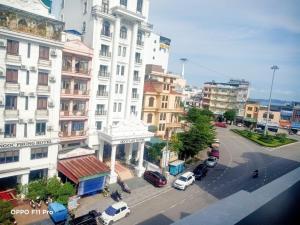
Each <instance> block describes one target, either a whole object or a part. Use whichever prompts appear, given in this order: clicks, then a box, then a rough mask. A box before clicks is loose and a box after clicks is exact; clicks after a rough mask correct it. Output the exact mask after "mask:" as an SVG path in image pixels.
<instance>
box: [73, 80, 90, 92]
mask: <svg viewBox="0 0 300 225" xmlns="http://www.w3.org/2000/svg"><path fill="white" fill-rule="evenodd" d="M79 90H80V91H86V90H87V82H86V81H84V80H74V91H79Z"/></svg>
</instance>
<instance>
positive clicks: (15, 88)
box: [5, 82, 20, 92]
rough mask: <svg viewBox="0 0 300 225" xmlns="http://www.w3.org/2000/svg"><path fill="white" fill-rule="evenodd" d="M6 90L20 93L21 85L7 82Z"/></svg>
mask: <svg viewBox="0 0 300 225" xmlns="http://www.w3.org/2000/svg"><path fill="white" fill-rule="evenodd" d="M5 90H7V91H15V92H19V91H20V84H19V83H11V82H5Z"/></svg>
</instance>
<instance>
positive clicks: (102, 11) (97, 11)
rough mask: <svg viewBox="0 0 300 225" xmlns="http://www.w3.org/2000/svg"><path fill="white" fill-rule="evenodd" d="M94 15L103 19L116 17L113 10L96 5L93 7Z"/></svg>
mask: <svg viewBox="0 0 300 225" xmlns="http://www.w3.org/2000/svg"><path fill="white" fill-rule="evenodd" d="M92 15H93V16H96V17H101V18H103V17H104V18H107V19H111V20H113V19H114V16H112V15H111V10H110V9H109V8H108V7H104V6H101V5H94V6H93V7H92Z"/></svg>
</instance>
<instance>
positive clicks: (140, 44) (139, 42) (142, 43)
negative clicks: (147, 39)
mask: <svg viewBox="0 0 300 225" xmlns="http://www.w3.org/2000/svg"><path fill="white" fill-rule="evenodd" d="M136 44H137V45H138V46H144V45H145V43H144V42H143V41H142V40H137V41H136Z"/></svg>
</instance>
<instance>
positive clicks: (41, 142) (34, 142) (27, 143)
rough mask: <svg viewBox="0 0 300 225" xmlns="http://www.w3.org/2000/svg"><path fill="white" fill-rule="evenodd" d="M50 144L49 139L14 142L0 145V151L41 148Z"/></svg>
mask: <svg viewBox="0 0 300 225" xmlns="http://www.w3.org/2000/svg"><path fill="white" fill-rule="evenodd" d="M49 144H52V141H51V140H50V139H46V140H31V141H16V142H9V143H0V150H6V149H12V148H26V147H32V146H42V145H49Z"/></svg>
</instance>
